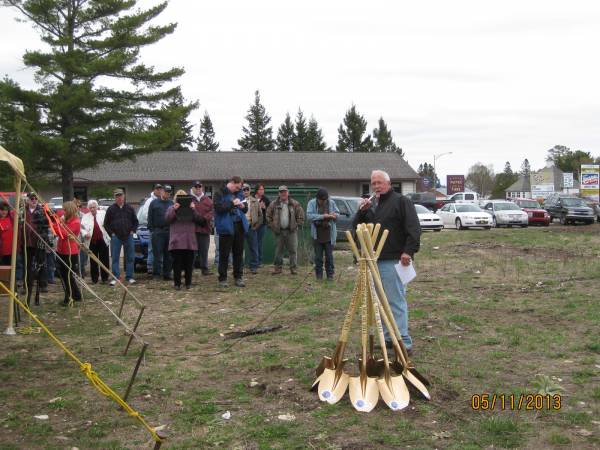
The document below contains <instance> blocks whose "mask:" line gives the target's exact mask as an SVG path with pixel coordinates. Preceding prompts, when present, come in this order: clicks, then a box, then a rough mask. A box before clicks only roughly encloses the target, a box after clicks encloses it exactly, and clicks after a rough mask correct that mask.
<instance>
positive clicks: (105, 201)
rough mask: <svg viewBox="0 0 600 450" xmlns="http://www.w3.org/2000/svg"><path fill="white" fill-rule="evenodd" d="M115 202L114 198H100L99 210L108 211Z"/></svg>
mask: <svg viewBox="0 0 600 450" xmlns="http://www.w3.org/2000/svg"><path fill="white" fill-rule="evenodd" d="M114 202H115V201H114V200H113V199H112V198H100V199H98V209H104V210H107V209H108V207H109V206H111V205H112V204H113V203H114Z"/></svg>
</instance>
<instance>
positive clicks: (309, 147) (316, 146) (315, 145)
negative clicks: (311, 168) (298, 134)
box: [305, 116, 329, 152]
mask: <svg viewBox="0 0 600 450" xmlns="http://www.w3.org/2000/svg"><path fill="white" fill-rule="evenodd" d="M328 150H329V149H328V148H327V144H326V143H325V139H323V131H322V130H321V129H320V128H319V124H318V123H317V120H316V119H315V118H314V117H312V116H311V118H310V120H309V121H308V130H307V131H306V148H305V151H307V152H325V151H328Z"/></svg>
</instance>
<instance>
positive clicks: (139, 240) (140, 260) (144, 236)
mask: <svg viewBox="0 0 600 450" xmlns="http://www.w3.org/2000/svg"><path fill="white" fill-rule="evenodd" d="M149 241H150V230H148V227H146V226H145V225H140V226H138V229H137V231H136V232H135V233H134V234H133V247H134V250H135V262H134V269H136V270H137V269H138V267H139V266H143V267H147V261H148V242H149Z"/></svg>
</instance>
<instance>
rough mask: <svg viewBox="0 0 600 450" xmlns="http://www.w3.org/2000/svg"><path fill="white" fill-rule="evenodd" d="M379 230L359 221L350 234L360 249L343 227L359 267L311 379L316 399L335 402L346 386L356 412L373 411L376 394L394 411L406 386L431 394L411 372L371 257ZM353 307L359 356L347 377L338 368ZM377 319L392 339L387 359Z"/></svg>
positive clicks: (377, 249) (380, 239) (378, 246)
mask: <svg viewBox="0 0 600 450" xmlns="http://www.w3.org/2000/svg"><path fill="white" fill-rule="evenodd" d="M380 232H381V225H380V224H376V225H375V226H373V225H372V224H359V225H358V227H357V229H356V236H357V238H358V243H359V244H360V248H359V247H358V245H357V242H356V241H355V240H354V238H353V237H352V234H351V233H350V232H349V231H347V232H346V236H347V237H348V242H349V243H350V246H351V248H352V252H353V253H354V256H355V257H356V259H357V261H358V264H359V272H358V275H357V278H356V283H355V286H354V291H353V292H352V298H351V300H350V305H349V307H348V311H347V313H346V317H345V319H344V323H343V325H342V330H341V335H340V338H339V341H338V344H337V346H336V349H335V352H334V356H333V358H328V357H324V358H323V359H322V361H321V363H320V364H319V366H318V367H317V379H316V380H315V382H314V383H313V388H315V387H316V388H317V391H318V394H319V398H320V399H321V400H322V401H325V402H327V403H330V404H334V403H337V402H338V401H339V400H340V399H341V398H342V397H343V396H344V394H345V392H346V390H347V389H348V388H349V396H350V400H351V402H352V406H353V407H354V408H355V409H356V410H357V411H362V412H369V411H371V410H373V408H374V407H375V406H376V404H377V402H378V400H379V396H380V395H381V398H382V399H383V401H384V402H385V403H386V404H387V405H388V407H389V408H390V409H392V410H394V411H399V410H402V409H404V408H406V407H407V406H408V404H409V401H410V392H409V388H411V390H413V391H414V392H416V393H417V394H418V395H420V396H421V397H423V398H426V399H428V400H429V399H430V398H431V397H430V394H429V391H428V389H427V386H429V381H428V380H427V379H426V378H425V377H424V376H423V375H421V374H420V373H419V372H417V370H416V369H415V367H414V365H413V364H412V362H411V361H410V359H409V356H408V352H407V350H406V347H405V346H404V343H403V341H402V336H401V334H400V330H399V329H398V325H397V324H396V322H395V320H394V316H393V314H392V309H391V307H390V304H389V301H388V298H387V296H386V294H385V290H384V289H383V283H382V281H381V275H380V273H379V269H378V267H377V258H378V257H379V255H380V254H381V250H382V249H383V246H384V244H385V241H386V239H387V236H388V230H384V231H383V233H380ZM356 310H359V311H360V314H361V321H360V331H361V334H360V345H361V353H360V355H361V357H360V359H359V376H356V377H350V376H349V375H348V374H346V373H344V370H343V369H344V365H345V363H346V360H345V359H344V351H345V348H346V343H347V342H348V336H349V333H350V328H351V326H352V321H353V317H354V314H355V312H356ZM383 324H385V326H386V328H387V329H388V330H389V333H390V336H391V338H392V343H393V347H394V353H395V358H394V360H393V361H392V360H390V358H389V356H388V351H387V348H386V344H385V338H384V332H383ZM375 331H376V334H377V337H378V339H379V342H380V346H381V352H382V356H383V359H382V360H381V359H380V360H376V359H375V358H374V355H373V340H374V334H375ZM367 353H368V355H367Z"/></svg>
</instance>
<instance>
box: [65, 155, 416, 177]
mask: <svg viewBox="0 0 600 450" xmlns="http://www.w3.org/2000/svg"><path fill="white" fill-rule="evenodd" d="M373 169H382V170H385V171H386V172H388V173H389V174H390V178H391V179H392V180H394V181H399V180H416V179H417V178H419V175H418V174H417V173H416V172H415V171H414V170H413V169H412V168H411V167H410V166H409V165H408V163H407V162H406V161H405V160H404V159H403V158H402V157H401V156H400V155H398V154H397V153H336V152H289V153H287V152H157V153H151V154H148V155H141V156H138V157H137V158H136V159H134V160H128V161H122V162H107V163H103V164H100V165H99V166H96V167H94V168H92V169H86V170H82V171H79V172H76V173H75V176H74V178H75V180H76V181H80V182H105V183H108V182H138V181H140V182H148V181H153V180H171V181H173V182H175V181H190V180H195V179H200V180H203V181H221V180H224V179H226V178H228V177H230V176H232V175H240V176H242V177H243V178H245V179H248V180H264V181H269V180H289V181H296V180H297V181H300V180H302V181H305V180H306V181H311V180H315V181H316V180H332V181H335V180H368V179H369V178H370V177H371V171H372V170H373Z"/></svg>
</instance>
